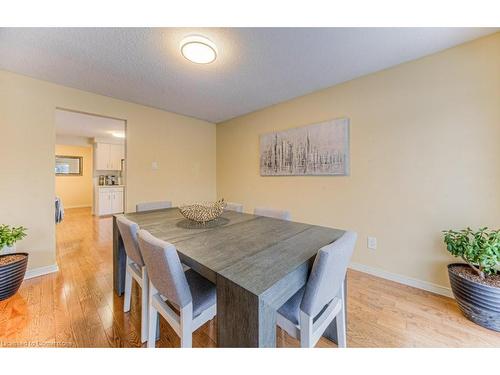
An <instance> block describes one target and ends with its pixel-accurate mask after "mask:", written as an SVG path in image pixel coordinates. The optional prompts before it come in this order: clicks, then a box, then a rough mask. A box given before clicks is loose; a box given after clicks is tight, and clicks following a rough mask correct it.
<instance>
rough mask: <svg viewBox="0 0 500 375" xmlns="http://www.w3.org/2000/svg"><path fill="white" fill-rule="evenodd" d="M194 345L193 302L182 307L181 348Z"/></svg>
mask: <svg viewBox="0 0 500 375" xmlns="http://www.w3.org/2000/svg"><path fill="white" fill-rule="evenodd" d="M191 347H193V304H192V303H190V304H188V305H187V306H185V307H183V308H182V309H181V348H191Z"/></svg>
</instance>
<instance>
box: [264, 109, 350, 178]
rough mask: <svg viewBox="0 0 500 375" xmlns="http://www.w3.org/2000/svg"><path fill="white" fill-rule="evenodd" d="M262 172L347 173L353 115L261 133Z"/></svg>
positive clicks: (304, 174) (271, 173)
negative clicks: (350, 119) (350, 122)
mask: <svg viewBox="0 0 500 375" xmlns="http://www.w3.org/2000/svg"><path fill="white" fill-rule="evenodd" d="M260 174H261V176H324V175H330V176H346V175H348V174H349V119H347V118H342V119H335V120H330V121H325V122H321V123H317V124H313V125H308V126H303V127H300V128H295V129H289V130H285V131H281V132H276V133H268V134H264V135H261V136H260Z"/></svg>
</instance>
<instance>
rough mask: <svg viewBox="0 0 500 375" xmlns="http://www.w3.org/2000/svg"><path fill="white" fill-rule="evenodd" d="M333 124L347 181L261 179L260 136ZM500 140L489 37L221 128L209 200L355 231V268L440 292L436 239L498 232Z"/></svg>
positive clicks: (494, 50)
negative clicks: (286, 212)
mask: <svg viewBox="0 0 500 375" xmlns="http://www.w3.org/2000/svg"><path fill="white" fill-rule="evenodd" d="M334 68H335V67H334V66H332V69H334ZM340 117H348V118H350V120H351V125H350V126H351V127H350V131H351V133H350V135H351V142H350V146H351V174H350V176H346V177H261V176H260V175H259V135H260V134H263V133H267V132H271V131H275V130H282V129H287V128H294V127H298V126H302V125H306V124H311V123H315V122H320V121H324V120H328V119H334V118H340ZM499 140H500V33H497V34H494V35H492V36H489V37H486V38H482V39H479V40H476V41H473V42H471V43H467V44H464V45H460V46H458V47H455V48H452V49H449V50H446V51H443V52H441V53H438V54H435V55H432V56H428V57H425V58H422V59H419V60H416V61H413V62H409V63H406V64H402V65H399V66H396V67H394V68H391V69H387V70H384V71H381V72H378V73H375V74H371V75H368V76H365V77H361V78H359V79H355V80H352V81H350V82H346V83H344V84H340V85H337V86H334V87H331V88H328V89H325V90H322V91H318V92H315V93H312V94H309V95H306V96H303V97H300V98H297V99H294V100H290V101H287V102H284V103H281V104H278V105H275V106H272V107H269V108H267V109H264V110H261V111H258V112H254V113H251V114H248V115H246V116H242V117H239V118H235V119H233V120H230V121H227V122H225V123H221V124H218V125H217V195H218V196H219V197H224V198H226V200H229V201H234V202H241V203H243V204H244V205H245V211H247V212H251V211H252V210H253V208H254V207H256V206H269V207H276V208H288V209H290V210H291V212H292V215H293V219H294V220H297V221H303V222H308V223H314V224H319V225H325V226H331V227H336V228H345V229H353V230H355V231H356V232H358V234H359V240H358V244H357V247H356V251H355V254H354V258H353V261H354V262H355V263H357V266H358V267H360V268H365V269H366V270H370V271H372V272H377V273H379V274H385V275H390V276H391V277H395V278H398V277H401V278H403V279H405V280H407V281H408V280H410V281H414V282H415V283H417V284H420V285H425V286H427V287H429V288H430V289H433V288H435V289H436V290H439V289H440V288H441V287H447V286H448V280H447V274H446V264H447V263H449V262H450V261H452V258H451V257H450V256H448V255H447V252H446V250H445V248H444V246H443V245H442V239H441V230H443V229H447V228H463V227H466V226H472V227H475V228H477V227H479V226H490V227H493V228H498V227H499V225H500V167H499V166H500V152H499V146H498V144H499ZM367 236H375V237H377V239H378V248H377V250H375V251H373V250H369V249H367ZM360 265H361V266H360Z"/></svg>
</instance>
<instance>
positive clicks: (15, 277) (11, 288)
mask: <svg viewBox="0 0 500 375" xmlns="http://www.w3.org/2000/svg"><path fill="white" fill-rule="evenodd" d="M9 255H24V257H23V259H19V260H18V261H16V262H13V263H9V264H5V265H3V266H0V301H3V300H4V299H7V298H9V297H12V296H13V295H14V294H16V293H17V291H18V290H19V287H20V286H21V284H22V282H23V280H24V274H25V273H26V266H27V265H28V253H13V254H6V255H0V258H3V257H6V256H9Z"/></svg>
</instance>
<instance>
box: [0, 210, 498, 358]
mask: <svg viewBox="0 0 500 375" xmlns="http://www.w3.org/2000/svg"><path fill="white" fill-rule="evenodd" d="M56 242H57V262H58V265H59V272H58V273H56V274H51V275H46V276H41V277H36V278H33V279H30V280H25V281H24V283H23V285H22V287H21V289H20V290H19V292H18V293H17V294H16V295H15V296H13V297H11V298H9V299H8V300H6V301H1V302H0V347H6V346H21V347H24V346H59V347H141V346H145V345H143V344H142V343H141V342H140V330H141V309H140V300H141V299H140V296H141V294H140V293H141V291H140V288H138V287H137V286H136V285H134V287H133V291H132V308H131V311H130V312H128V313H124V312H123V298H122V297H117V296H116V295H115V294H114V293H113V275H112V271H113V270H112V247H111V244H112V221H111V218H109V217H107V218H97V217H94V216H92V215H91V213H90V210H89V209H86V208H84V209H70V210H67V211H66V217H65V219H64V221H63V222H62V223H61V224H58V225H57V233H56ZM348 279H349V280H348V301H347V305H348V327H347V344H348V346H349V347H500V334H499V333H498V332H494V331H490V330H487V329H485V328H482V327H479V326H477V325H476V324H474V323H472V322H470V321H469V320H467V319H465V318H464V317H463V315H462V314H461V313H460V310H459V309H458V307H457V304H456V302H455V301H454V300H453V299H451V298H447V297H443V296H439V295H436V294H433V293H429V292H426V291H423V290H419V289H415V288H412V287H408V286H405V285H401V284H398V283H395V282H392V281H388V280H384V279H380V278H377V277H373V276H370V275H367V274H364V273H361V272H357V271H351V270H350V271H349V272H348ZM216 324H217V317H216V318H214V319H213V320H211V321H210V322H207V323H206V324H204V325H203V326H202V327H200V328H199V329H198V330H197V331H196V332H194V334H193V346H194V347H216V346H217V337H216V336H217V335H216V332H217V330H216V327H217V325H216ZM160 331H161V335H160V339H159V341H157V343H156V346H157V347H161V348H172V347H178V346H179V344H180V340H179V338H178V337H177V335H176V334H175V332H174V331H173V329H172V328H171V327H170V326H169V325H168V323H167V322H166V321H165V320H164V319H160ZM276 335H277V340H276V342H277V346H278V347H298V346H299V342H298V341H297V340H296V339H294V338H292V337H291V336H289V335H288V334H287V333H285V332H284V331H282V330H281V329H279V328H278V329H277V330H276ZM317 347H331V348H335V347H336V345H335V344H334V343H332V342H330V341H329V340H327V339H324V338H322V339H321V340H320V341H319V342H318V344H317Z"/></svg>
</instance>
